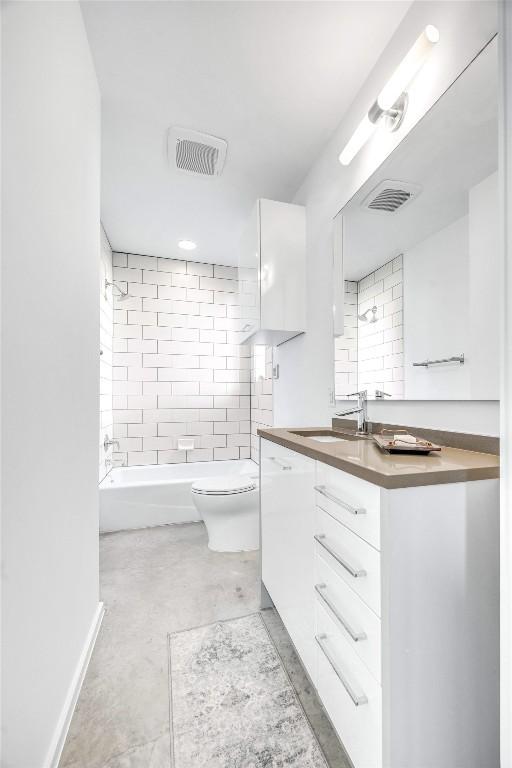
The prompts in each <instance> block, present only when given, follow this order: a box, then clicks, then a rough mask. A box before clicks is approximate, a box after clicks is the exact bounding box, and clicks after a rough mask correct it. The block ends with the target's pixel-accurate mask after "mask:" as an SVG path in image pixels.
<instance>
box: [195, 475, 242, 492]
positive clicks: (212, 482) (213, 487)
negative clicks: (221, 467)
mask: <svg viewBox="0 0 512 768" xmlns="http://www.w3.org/2000/svg"><path fill="white" fill-rule="evenodd" d="M256 487H257V481H256V480H253V479H251V478H250V477H249V476H247V475H225V476H224V477H204V478H202V479H200V480H196V481H195V483H193V485H192V493H198V494H201V495H203V496H232V495H233V494H236V493H247V492H248V491H254V489H255V488H256Z"/></svg>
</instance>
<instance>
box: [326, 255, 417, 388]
mask: <svg viewBox="0 0 512 768" xmlns="http://www.w3.org/2000/svg"><path fill="white" fill-rule="evenodd" d="M402 302H403V256H401V255H400V256H397V257H396V258H395V259H392V260H391V261H389V262H387V263H386V264H384V265H383V266H382V267H379V269H377V270H375V272H370V274H369V275H366V277H364V278H362V279H361V280H359V282H349V281H346V282H345V310H344V325H345V328H344V335H343V336H339V337H338V338H337V339H335V371H336V373H335V387H336V396H337V397H340V398H341V397H345V396H347V395H348V394H349V393H352V392H355V391H356V390H362V389H365V390H367V391H368V396H369V397H371V398H373V397H375V391H376V390H377V389H378V390H382V391H384V392H386V393H387V394H388V395H389V396H390V397H391V398H402V397H403V395H404V368H403V365H404V363H403V351H404V350H403V344H404V325H403V304H402ZM373 306H376V307H377V322H375V323H369V322H364V321H361V320H358V317H357V316H358V314H364V313H365V312H366V311H367V310H369V309H370V310H371V308H372V307H373ZM368 317H371V313H369V314H368Z"/></svg>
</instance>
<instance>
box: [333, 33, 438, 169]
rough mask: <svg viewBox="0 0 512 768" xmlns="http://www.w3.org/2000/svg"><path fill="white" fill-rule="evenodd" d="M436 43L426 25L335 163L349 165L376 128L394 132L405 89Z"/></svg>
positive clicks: (401, 112)
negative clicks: (381, 126)
mask: <svg viewBox="0 0 512 768" xmlns="http://www.w3.org/2000/svg"><path fill="white" fill-rule="evenodd" d="M437 42H439V30H438V29H437V27H434V25H433V24H428V25H427V26H426V27H425V29H424V30H423V32H422V33H421V35H420V36H419V37H418V39H417V40H416V42H415V43H414V45H413V46H412V48H411V50H410V51H409V53H408V54H407V55H406V57H405V58H404V59H403V61H402V62H401V64H400V65H399V66H398V68H397V69H396V70H395V72H394V73H393V75H392V76H391V78H390V79H389V80H388V82H387V83H386V85H385V86H384V88H383V89H382V91H381V92H380V93H379V95H378V96H377V98H376V100H375V101H374V102H373V104H372V106H371V107H370V109H369V110H368V114H366V115H365V116H364V118H363V119H362V120H361V122H360V123H359V125H358V126H357V128H356V130H355V131H354V133H353V135H352V137H351V139H350V140H349V142H348V143H347V144H346V146H345V148H344V149H343V151H342V152H341V154H340V156H339V161H340V163H341V164H342V165H349V164H350V163H351V162H352V160H353V159H354V157H355V156H356V155H357V153H358V152H359V150H360V149H361V148H362V147H363V146H364V144H366V142H367V141H368V139H369V138H370V136H371V135H372V134H373V132H374V131H375V129H376V128H377V126H378V125H384V127H385V128H386V129H387V130H388V131H396V130H398V128H399V127H400V125H401V124H402V121H403V119H404V116H405V113H406V111H407V103H408V96H407V92H406V88H407V86H408V85H409V83H410V82H411V81H412V80H414V77H415V76H416V75H417V73H418V72H419V70H420V69H421V67H422V66H423V64H424V62H425V59H426V58H427V56H428V54H429V53H430V51H431V50H432V48H433V47H434V45H435V44H436V43H437Z"/></svg>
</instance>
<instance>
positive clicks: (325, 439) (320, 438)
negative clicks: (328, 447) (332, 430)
mask: <svg viewBox="0 0 512 768" xmlns="http://www.w3.org/2000/svg"><path fill="white" fill-rule="evenodd" d="M310 440H316V441H317V443H347V442H348V440H345V439H344V438H343V437H333V436H332V435H314V436H313V437H310Z"/></svg>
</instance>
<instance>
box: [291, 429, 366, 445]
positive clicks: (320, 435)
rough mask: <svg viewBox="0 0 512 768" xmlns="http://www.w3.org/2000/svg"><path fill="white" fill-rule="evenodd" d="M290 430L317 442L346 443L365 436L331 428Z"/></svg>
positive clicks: (294, 433)
mask: <svg viewBox="0 0 512 768" xmlns="http://www.w3.org/2000/svg"><path fill="white" fill-rule="evenodd" d="M290 432H291V434H292V435H298V436H299V437H309V439H310V440H315V441H316V442H317V443H346V442H350V441H351V440H352V441H353V440H360V439H361V438H364V437H365V436H364V435H356V434H351V433H346V432H335V431H334V430H332V429H319V430H317V431H313V430H307V429H301V430H290Z"/></svg>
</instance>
